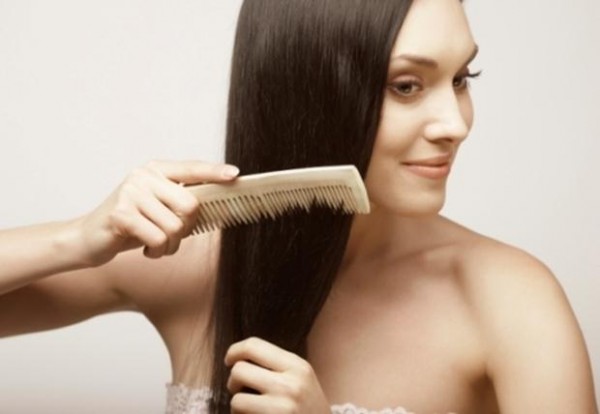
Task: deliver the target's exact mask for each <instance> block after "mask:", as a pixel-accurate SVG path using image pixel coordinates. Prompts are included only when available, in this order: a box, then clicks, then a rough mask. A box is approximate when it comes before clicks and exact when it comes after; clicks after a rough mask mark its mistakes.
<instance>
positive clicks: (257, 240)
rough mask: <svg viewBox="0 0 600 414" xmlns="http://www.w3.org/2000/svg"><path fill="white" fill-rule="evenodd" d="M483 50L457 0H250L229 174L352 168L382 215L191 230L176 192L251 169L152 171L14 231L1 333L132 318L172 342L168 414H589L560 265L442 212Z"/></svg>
mask: <svg viewBox="0 0 600 414" xmlns="http://www.w3.org/2000/svg"><path fill="white" fill-rule="evenodd" d="M476 51H477V46H476V43H475V40H474V39H473V37H472V34H471V32H470V30H469V26H468V23H467V21H466V18H465V15H464V11H463V9H462V6H461V4H460V2H459V1H458V0H414V1H413V2H409V1H398V0H381V1H373V0H362V1H358V0H353V1H348V0H337V1H334V0H328V1H323V0H310V1H309V0H304V1H294V2H281V1H278V0H248V1H246V2H245V3H244V5H243V7H242V10H241V12H240V20H239V23H238V34H237V39H236V49H235V51H234V61H233V65H232V67H233V73H232V83H231V89H230V100H229V105H230V106H229V116H228V131H227V154H226V161H227V162H228V163H230V164H233V165H235V166H237V167H239V169H240V170H241V171H242V173H244V174H247V173H253V172H258V171H267V170H276V169H281V168H293V167H302V166H309V165H323V164H347V163H352V164H355V165H357V167H358V168H359V169H360V171H361V173H362V174H363V176H364V177H365V182H366V185H367V188H368V192H369V196H370V199H371V202H372V213H371V214H370V215H368V216H357V217H354V218H350V217H341V216H336V215H331V214H330V213H329V212H328V211H322V210H319V211H315V212H312V213H311V214H310V215H304V216H291V217H285V218H283V219H281V220H278V221H276V222H272V223H259V224H257V225H255V226H248V227H240V228H236V229H231V230H228V231H223V232H220V233H212V234H207V235H200V236H196V237H186V236H188V235H189V234H190V233H191V229H192V226H193V222H194V220H193V219H194V214H195V210H196V207H197V204H196V201H195V200H194V199H193V197H191V196H190V195H189V194H187V192H186V191H185V189H184V188H182V187H181V186H179V185H178V183H197V182H203V181H217V182H218V181H227V180H231V179H233V178H234V177H235V176H236V175H237V173H238V171H237V170H236V169H235V167H234V166H233V165H229V166H222V165H207V164H203V163H197V162H153V163H150V164H148V165H147V166H145V167H143V168H140V169H138V170H136V171H134V172H133V173H132V174H131V175H130V176H129V177H127V179H126V180H125V181H124V182H123V184H122V185H121V186H120V187H119V188H118V189H117V190H116V191H115V192H114V193H113V194H112V195H111V196H110V197H109V198H108V199H107V200H106V201H105V202H104V203H103V204H102V205H101V206H99V207H98V208H97V209H96V210H95V211H93V212H92V213H90V214H88V215H86V216H83V217H81V218H78V219H75V220H72V221H70V222H65V223H54V224H47V225H39V226H33V227H29V228H23V229H15V230H9V231H4V232H2V234H1V239H0V241H1V243H0V261H1V262H2V263H3V268H2V269H1V270H0V283H1V284H0V289H1V291H2V292H3V293H4V294H3V295H2V296H1V297H0V335H3V336H6V335H14V334H18V333H23V332H31V331H35V330H42V329H49V328H53V327H58V326H63V325H66V324H69V323H73V322H75V321H78V320H82V319H85V318H88V317H90V316H93V315H96V314H99V313H103V312H109V311H113V310H119V309H133V310H138V311H140V312H142V313H144V314H145V315H146V316H147V317H148V319H149V320H150V321H152V323H153V324H154V325H155V326H156V328H157V330H158V331H159V332H160V334H161V336H162V337H163V339H164V341H165V344H166V346H167V348H168V350H169V353H170V356H171V361H172V365H173V383H174V384H176V385H174V386H173V387H171V388H170V393H171V394H170V396H171V406H170V408H169V410H171V411H172V412H190V413H191V412H202V411H201V410H202V409H203V408H202V407H203V404H205V403H207V402H208V399H209V395H213V396H214V398H213V399H212V404H211V405H212V410H213V411H215V412H229V409H230V407H229V404H230V405H231V409H232V410H233V412H239V413H287V412H296V413H325V412H329V411H330V406H331V405H335V404H338V405H339V406H338V407H336V409H339V410H342V409H347V410H348V411H346V412H349V413H352V412H361V411H359V408H358V407H366V408H368V409H370V410H381V409H384V408H385V407H390V408H395V409H396V411H395V412H404V411H403V410H401V409H400V408H399V407H406V409H408V410H410V411H411V412H417V413H432V412H438V413H441V412H443V413H446V412H459V413H494V412H500V411H501V412H502V413H521V412H523V413H525V412H527V413H530V412H544V413H553V412H556V413H565V412H577V413H593V412H595V411H596V406H595V402H594V398H593V386H592V379H591V373H590V367H589V361H588V357H587V353H586V350H585V346H584V344H583V340H582V337H581V333H580V331H579V329H578V326H577V322H576V320H575V318H574V316H573V314H572V312H571V310H570V307H569V305H568V302H567V300H566V298H565V297H564V294H563V293H562V290H561V288H560V286H559V285H558V284H557V282H556V280H555V279H554V277H553V275H552V274H551V272H550V271H549V270H548V269H547V267H545V266H544V265H543V264H542V263H540V262H539V261H538V260H536V259H535V258H533V257H532V256H530V255H528V254H527V253H525V252H523V251H521V250H519V249H516V248H514V247H510V246H507V245H505V244H503V243H500V242H498V241H495V240H492V239H489V238H487V237H485V236H482V235H480V234H477V233H475V232H473V231H471V230H469V229H466V228H464V227H462V226H460V225H459V224H457V223H454V222H452V221H450V220H448V219H446V218H444V217H442V216H441V215H439V211H440V209H441V207H442V205H443V202H444V198H445V183H446V178H447V174H448V170H449V166H450V165H451V164H452V163H453V161H454V159H455V157H456V154H457V151H458V149H459V147H460V145H461V144H462V142H463V141H464V140H465V138H466V137H467V135H468V132H469V130H470V128H471V125H472V121H473V110H472V105H471V101H470V97H469V91H468V88H467V83H468V78H469V77H470V76H472V75H473V74H471V73H470V72H469V69H468V66H469V63H470V61H471V60H472V59H473V58H474V57H475V54H476ZM141 246H145V247H144V248H143V249H140V247H141ZM142 252H143V254H142ZM158 258H160V259H158ZM156 259H158V260H156ZM50 276H52V277H50ZM56 304H58V306H57V305H56ZM50 310H52V311H51V312H50ZM15 314H18V315H20V317H19V318H18V320H14V318H10V316H9V315H15ZM40 315H43V316H40ZM290 351H293V352H290ZM207 386H210V388H211V389H212V391H208V389H209V388H206V387H207ZM188 397H189V398H188ZM230 397H231V399H230ZM182 400H185V401H182ZM344 403H349V404H350V403H351V404H352V405H348V406H346V407H341V404H344ZM177 405H180V406H181V407H179V408H178V407H177ZM397 407H398V408H397ZM180 408H181V409H180ZM178 410H179V411H178Z"/></svg>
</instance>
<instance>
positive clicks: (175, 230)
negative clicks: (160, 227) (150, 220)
mask: <svg viewBox="0 0 600 414" xmlns="http://www.w3.org/2000/svg"><path fill="white" fill-rule="evenodd" d="M184 227H185V226H184V224H183V222H182V221H181V220H178V219H175V220H171V221H169V223H168V224H167V225H166V228H165V232H166V234H167V235H168V236H169V237H170V238H174V237H176V236H177V235H179V234H180V233H181V232H182V231H183V229H184Z"/></svg>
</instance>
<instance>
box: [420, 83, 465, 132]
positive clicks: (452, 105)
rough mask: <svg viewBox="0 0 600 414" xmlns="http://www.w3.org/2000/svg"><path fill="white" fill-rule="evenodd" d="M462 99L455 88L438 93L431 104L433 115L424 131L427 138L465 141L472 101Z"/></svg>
mask: <svg viewBox="0 0 600 414" xmlns="http://www.w3.org/2000/svg"><path fill="white" fill-rule="evenodd" d="M461 99H463V98H462V97H459V96H457V94H456V92H455V90H454V89H452V90H451V91H447V90H445V91H440V92H439V93H438V96H437V97H435V99H434V100H433V102H432V104H431V112H430V114H431V115H430V117H429V122H428V123H427V125H426V127H425V131H424V135H425V138H426V139H428V140H431V141H434V140H440V139H446V140H452V141H463V140H464V139H465V138H466V137H467V135H468V134H469V129H470V126H469V125H470V122H469V121H468V120H467V117H469V116H470V115H469V114H470V111H471V106H470V105H471V104H470V101H469V102H461ZM461 104H462V105H461ZM461 106H462V107H461Z"/></svg>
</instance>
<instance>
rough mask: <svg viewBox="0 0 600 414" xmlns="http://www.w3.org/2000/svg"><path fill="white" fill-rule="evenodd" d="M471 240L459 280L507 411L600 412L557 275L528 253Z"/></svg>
mask: <svg viewBox="0 0 600 414" xmlns="http://www.w3.org/2000/svg"><path fill="white" fill-rule="evenodd" d="M465 234H468V236H467V237H464V238H462V239H461V240H462V241H461V242H460V243H459V245H460V247H458V248H457V249H456V251H457V253H456V255H457V260H456V263H457V273H458V274H459V279H460V281H461V283H462V284H463V289H464V294H465V299H466V301H467V303H468V305H469V307H470V309H471V312H472V314H473V316H474V318H475V320H476V321H477V323H478V326H479V330H480V333H481V337H482V340H483V343H484V344H485V347H486V355H487V361H486V365H487V372H488V375H489V376H490V378H491V379H492V381H493V383H494V387H495V389H496V392H497V396H498V401H499V404H500V408H501V411H502V412H507V413H512V412H553V413H554V412H582V413H583V412H585V413H592V412H595V402H594V388H593V380H592V374H591V366H590V361H589V355H588V353H587V349H586V346H585V341H584V338H583V335H582V332H581V330H580V328H579V324H578V322H577V319H576V317H575V315H574V312H573V310H572V308H571V306H570V304H569V301H568V299H567V296H566V295H565V292H564V291H563V289H562V287H561V285H560V283H559V281H558V280H557V277H556V276H555V275H554V274H553V272H552V270H551V269H550V268H549V267H548V266H547V265H546V264H545V263H543V262H542V261H541V260H540V259H538V258H536V257H535V256H533V255H532V254H530V253H528V252H527V251H525V250H523V249H521V248H518V247H516V246H512V245H509V244H506V243H504V242H501V241H498V240H494V239H492V238H489V237H486V236H483V235H480V234H477V233H474V232H472V233H471V232H467V233H465ZM557 389H560V390H561V393H558V394H556V393H554V391H553V390H557ZM574 401H576V403H575V405H573V404H574ZM575 406H576V407H577V409H574V407H575ZM571 409H574V411H571Z"/></svg>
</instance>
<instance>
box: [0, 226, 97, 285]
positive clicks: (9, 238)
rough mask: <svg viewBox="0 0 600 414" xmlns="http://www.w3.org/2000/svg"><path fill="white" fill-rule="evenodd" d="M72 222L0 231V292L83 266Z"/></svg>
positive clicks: (75, 230) (75, 229)
mask: <svg viewBox="0 0 600 414" xmlns="http://www.w3.org/2000/svg"><path fill="white" fill-rule="evenodd" d="M74 223H75V221H65V222H53V223H45V224H38V225H32V226H28V227H21V228H15V229H9V230H2V231H0V294H4V293H7V292H9V291H12V290H15V289H18V288H20V287H22V286H25V285H27V284H29V283H31V282H34V281H36V280H39V279H41V278H44V277H46V276H51V275H53V274H56V273H59V272H65V271H69V270H75V269H79V268H83V267H86V265H85V263H84V261H83V260H82V259H81V255H80V254H79V249H80V246H78V242H77V228H76V226H75V225H74Z"/></svg>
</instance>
